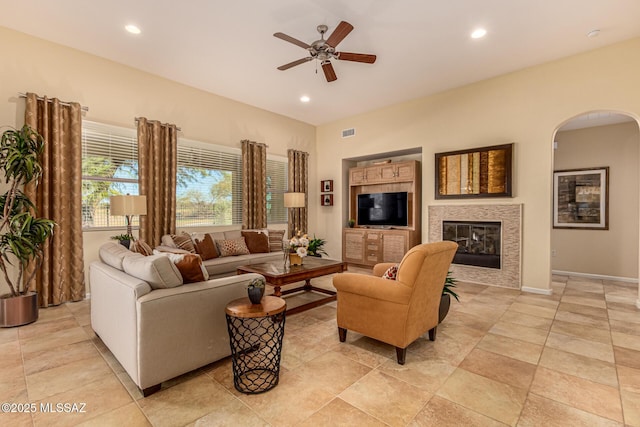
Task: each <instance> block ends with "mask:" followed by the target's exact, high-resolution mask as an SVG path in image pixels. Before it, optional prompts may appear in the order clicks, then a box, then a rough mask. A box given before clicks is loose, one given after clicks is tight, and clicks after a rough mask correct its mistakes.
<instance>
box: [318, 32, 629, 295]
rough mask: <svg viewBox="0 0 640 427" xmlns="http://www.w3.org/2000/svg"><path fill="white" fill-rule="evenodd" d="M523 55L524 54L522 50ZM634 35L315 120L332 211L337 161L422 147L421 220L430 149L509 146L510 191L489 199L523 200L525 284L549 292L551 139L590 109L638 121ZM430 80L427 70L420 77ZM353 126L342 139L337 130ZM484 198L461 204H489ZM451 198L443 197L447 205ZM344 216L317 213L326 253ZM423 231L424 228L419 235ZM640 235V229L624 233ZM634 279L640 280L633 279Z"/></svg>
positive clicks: (339, 179) (335, 248) (340, 188)
mask: <svg viewBox="0 0 640 427" xmlns="http://www.w3.org/2000/svg"><path fill="white" fill-rule="evenodd" d="M523 54H526V52H525V53H523ZM638 75H640V39H633V40H630V41H627V42H624V43H620V44H616V45H613V46H610V47H606V48H603V49H599V50H595V51H591V52H588V53H585V54H580V55H577V56H573V57H569V58H565V59H561V60H558V61H555V62H551V63H547V64H543V65H540V66H536V67H531V68H528V69H524V70H521V71H517V72H514V73H511V74H507V75H504V76H500V77H497V78H494V79H490V80H485V81H482V82H479V83H475V84H472V85H468V86H465V87H460V88H457V89H453V90H450V91H447V92H444V93H440V94H437V95H433V96H429V97H424V98H420V99H416V100H413V101H410V102H405V103H402V104H397V105H392V106H389V107H386V108H383V109H380V110H376V111H372V112H369V113H367V114H363V115H359V116H355V117H350V118H347V119H344V120H340V121H336V122H333V123H330V124H326V125H323V126H320V127H319V128H318V130H317V144H318V147H322V150H319V152H318V173H319V175H320V176H322V177H323V179H334V180H336V182H335V184H336V185H335V187H336V189H337V192H338V193H337V194H336V195H335V196H334V200H336V201H337V203H339V205H337V206H334V210H335V211H336V212H342V210H343V209H345V206H344V205H343V204H344V202H343V201H344V197H343V192H344V191H345V189H346V182H345V180H344V175H343V174H342V173H341V172H340V171H336V170H335V166H334V162H333V159H335V158H336V156H339V157H341V158H349V157H355V156H359V155H366V154H374V153H377V152H387V151H391V150H399V149H407V148H412V147H422V156H423V159H425V161H424V163H423V165H422V176H423V185H422V188H423V195H422V200H423V202H422V205H423V219H422V223H423V224H428V218H427V209H426V207H427V206H429V205H432V204H433V205H436V204H445V203H444V202H442V201H436V200H434V190H433V176H434V160H433V159H434V154H435V153H437V152H441V151H449V150H456V149H465V148H471V147H482V146H486V145H496V144H505V143H510V142H514V143H515V153H514V171H515V172H514V197H513V198H511V199H496V200H492V202H495V203H505V202H506V203H522V204H523V205H524V213H523V218H524V225H523V251H522V256H523V266H522V278H523V287H527V288H537V289H540V290H542V291H547V290H548V289H549V288H550V276H551V253H550V248H551V180H552V164H553V153H552V151H553V150H552V141H553V137H554V134H555V131H556V129H557V128H558V127H559V126H560V125H561V124H562V123H563V122H565V121H566V120H568V119H570V118H572V117H575V116H576V115H579V114H581V113H584V112H588V111H593V110H603V109H605V110H613V111H621V112H627V113H630V114H631V115H632V116H634V117H635V118H639V117H640V96H638V94H639V93H640V81H639V80H638ZM425 78H428V76H425ZM351 127H355V128H356V136H354V137H352V138H349V139H345V140H343V139H341V137H340V131H341V130H342V129H346V128H351ZM487 202H488V200H487V199H483V200H475V201H460V202H459V203H460V204H465V203H478V204H480V203H481V204H484V203H487ZM450 203H451V201H449V200H447V201H446V204H450ZM341 218H342V217H341V215H333V216H331V217H329V216H328V215H327V216H324V217H323V216H322V215H321V216H320V217H319V221H318V223H319V224H320V225H321V226H324V229H320V230H318V234H320V235H322V236H323V237H325V238H326V239H327V241H328V242H329V243H328V247H327V250H328V251H330V252H336V253H339V252H340V248H341V234H340V230H341V229H342V227H343V223H342V220H341ZM427 233H428V230H427V229H426V228H424V229H423V233H422V234H423V241H426V240H427V235H428V234H427ZM630 238H631V239H633V240H635V241H636V243H637V241H638V234H637V233H636V235H635V236H630ZM636 277H637V276H636Z"/></svg>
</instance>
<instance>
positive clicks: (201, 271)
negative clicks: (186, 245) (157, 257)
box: [161, 252, 209, 283]
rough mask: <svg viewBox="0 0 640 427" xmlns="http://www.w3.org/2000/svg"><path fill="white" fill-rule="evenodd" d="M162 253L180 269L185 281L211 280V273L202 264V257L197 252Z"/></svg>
mask: <svg viewBox="0 0 640 427" xmlns="http://www.w3.org/2000/svg"><path fill="white" fill-rule="evenodd" d="M161 254H162V255H164V256H165V257H167V258H169V259H170V260H171V262H173V263H174V264H175V266H176V267H177V268H178V270H179V271H180V274H181V275H182V279H183V280H184V283H194V282H202V281H204V280H209V273H208V272H207V269H206V268H204V265H202V258H200V255H197V254H175V253H172V252H162V253H161Z"/></svg>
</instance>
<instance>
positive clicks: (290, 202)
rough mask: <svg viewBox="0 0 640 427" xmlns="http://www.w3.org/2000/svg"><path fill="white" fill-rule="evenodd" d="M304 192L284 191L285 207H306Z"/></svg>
mask: <svg viewBox="0 0 640 427" xmlns="http://www.w3.org/2000/svg"><path fill="white" fill-rule="evenodd" d="M304 196H305V195H304V193H284V207H285V208H304V206H305V203H304Z"/></svg>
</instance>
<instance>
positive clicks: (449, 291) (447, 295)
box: [438, 271, 460, 323]
mask: <svg viewBox="0 0 640 427" xmlns="http://www.w3.org/2000/svg"><path fill="white" fill-rule="evenodd" d="M451 274H452V272H451V271H449V272H447V278H446V279H445V280H444V288H443V289H442V296H441V297H440V310H439V312H438V323H440V322H442V321H443V320H444V318H445V317H446V316H447V313H449V307H450V306H451V297H454V298H455V299H456V301H458V302H460V298H458V294H456V293H455V291H454V290H453V288H455V287H456V283H457V282H458V281H457V280H456V279H454V278H453V277H451Z"/></svg>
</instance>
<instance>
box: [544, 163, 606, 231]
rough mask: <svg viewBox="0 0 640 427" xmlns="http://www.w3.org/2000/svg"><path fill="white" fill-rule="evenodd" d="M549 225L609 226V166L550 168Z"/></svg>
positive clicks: (595, 227)
mask: <svg viewBox="0 0 640 427" xmlns="http://www.w3.org/2000/svg"><path fill="white" fill-rule="evenodd" d="M553 228H581V229H583V230H608V229H609V168H608V167H601V168H590V169H571V170H561V171H554V172H553Z"/></svg>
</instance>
